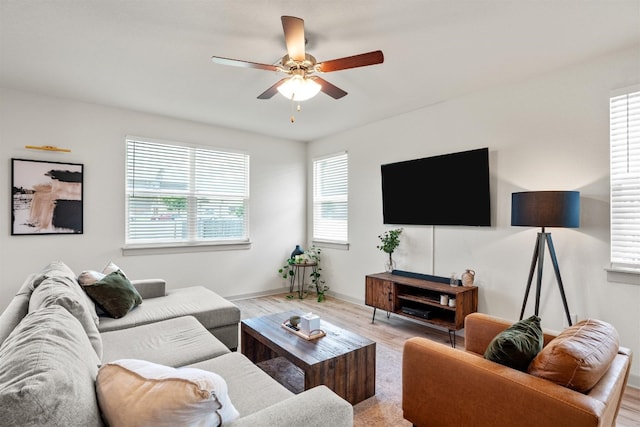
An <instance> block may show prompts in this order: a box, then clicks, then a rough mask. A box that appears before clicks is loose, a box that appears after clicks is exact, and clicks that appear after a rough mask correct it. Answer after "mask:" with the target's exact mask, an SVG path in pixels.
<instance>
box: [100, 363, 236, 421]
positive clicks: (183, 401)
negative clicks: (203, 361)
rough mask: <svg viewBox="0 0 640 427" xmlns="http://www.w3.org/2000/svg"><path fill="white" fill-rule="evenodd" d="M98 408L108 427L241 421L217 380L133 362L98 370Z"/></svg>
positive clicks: (208, 375) (192, 370)
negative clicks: (238, 419)
mask: <svg viewBox="0 0 640 427" xmlns="http://www.w3.org/2000/svg"><path fill="white" fill-rule="evenodd" d="M96 393H97V395H98V403H99V405H100V409H101V410H102V414H103V416H104V418H105V420H106V421H107V422H108V423H109V426H110V427H120V426H127V427H129V426H130V427H138V426H149V425H153V426H156V427H159V426H160V427H161V426H167V427H173V426H185V427H186V426H192V427H199V426H202V427H205V426H207V427H208V426H219V425H221V424H223V423H228V422H230V421H233V420H234V419H236V418H238V416H239V415H240V414H239V413H238V411H237V410H236V408H235V407H234V406H233V404H232V403H231V400H230V399H229V396H228V393H227V383H226V382H225V380H224V379H223V378H222V377H221V376H220V375H218V374H215V373H213V372H209V371H205V370H202V369H195V368H172V367H169V366H163V365H158V364H156V363H151V362H147V361H144V360H136V359H120V360H116V361H115V362H111V363H108V364H105V365H103V366H102V367H101V368H100V369H99V371H98V377H97V379H96Z"/></svg>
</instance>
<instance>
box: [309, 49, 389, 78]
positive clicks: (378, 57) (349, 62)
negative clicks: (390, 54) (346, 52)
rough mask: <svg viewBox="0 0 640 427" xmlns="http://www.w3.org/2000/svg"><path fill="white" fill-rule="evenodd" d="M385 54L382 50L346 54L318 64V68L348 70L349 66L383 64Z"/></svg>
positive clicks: (328, 70)
mask: <svg viewBox="0 0 640 427" xmlns="http://www.w3.org/2000/svg"><path fill="white" fill-rule="evenodd" d="M383 62H384V55H383V54H382V51H381V50H375V51H373V52H367V53H361V54H360V55H353V56H346V57H344V58H338V59H332V60H330V61H323V62H321V63H319V64H316V67H315V68H316V70H317V71H320V72H322V73H328V72H330V71H339V70H346V69H348V68H356V67H364V66H367V65H374V64H382V63H383Z"/></svg>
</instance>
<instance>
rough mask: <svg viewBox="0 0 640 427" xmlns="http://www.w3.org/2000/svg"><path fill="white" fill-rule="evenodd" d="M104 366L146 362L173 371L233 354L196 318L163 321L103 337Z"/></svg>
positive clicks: (118, 331)
mask: <svg viewBox="0 0 640 427" xmlns="http://www.w3.org/2000/svg"><path fill="white" fill-rule="evenodd" d="M102 343H103V347H104V351H103V357H102V361H103V362H105V363H106V362H112V361H114V360H118V359H142V360H147V361H149V362H154V363H159V364H161V365H168V366H173V367H178V366H184V365H189V364H191V363H196V362H199V361H201V360H206V359H210V358H212V357H216V356H219V355H221V354H225V353H228V352H229V349H228V348H227V346H225V345H224V344H223V343H221V342H220V341H219V340H218V339H217V338H216V337H214V336H213V335H212V334H211V333H210V332H209V331H208V330H207V329H205V327H204V326H202V325H201V324H200V322H198V321H197V320H196V319H195V318H194V317H193V316H183V317H177V318H175V319H168V320H162V321H159V322H154V323H149V324H146V325H140V326H136V327H135V328H127V329H120V330H116V331H110V332H104V333H102Z"/></svg>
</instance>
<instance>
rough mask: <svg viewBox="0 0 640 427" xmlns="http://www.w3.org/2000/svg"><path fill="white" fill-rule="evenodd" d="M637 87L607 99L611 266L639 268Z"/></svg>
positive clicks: (639, 129) (639, 100)
mask: <svg viewBox="0 0 640 427" xmlns="http://www.w3.org/2000/svg"><path fill="white" fill-rule="evenodd" d="M639 89H640V88H633V89H632V90H628V91H627V93H623V94H620V95H616V96H612V97H611V99H610V114H609V115H610V144H611V156H610V160H611V264H612V266H613V267H615V266H618V267H623V268H624V267H627V268H629V267H630V268H640V90H639Z"/></svg>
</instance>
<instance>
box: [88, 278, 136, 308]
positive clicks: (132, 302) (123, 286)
mask: <svg viewBox="0 0 640 427" xmlns="http://www.w3.org/2000/svg"><path fill="white" fill-rule="evenodd" d="M84 290H85V292H86V293H87V294H88V295H89V296H90V297H91V299H92V300H93V301H94V302H95V303H96V305H97V306H98V307H100V309H101V310H102V311H104V312H105V313H106V314H107V315H108V316H110V317H113V318H114V319H119V318H120V317H123V316H124V315H126V314H127V313H129V311H131V309H132V308H133V307H135V306H137V305H140V304H142V297H141V296H140V294H139V293H138V291H137V290H136V288H134V287H133V285H132V284H131V282H130V281H129V279H127V278H126V277H125V275H124V273H122V272H121V271H120V270H116V271H114V272H113V273H109V274H107V275H106V276H104V277H103V278H102V279H100V280H98V281H97V282H93V283H91V284H89V285H85V286H84Z"/></svg>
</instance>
